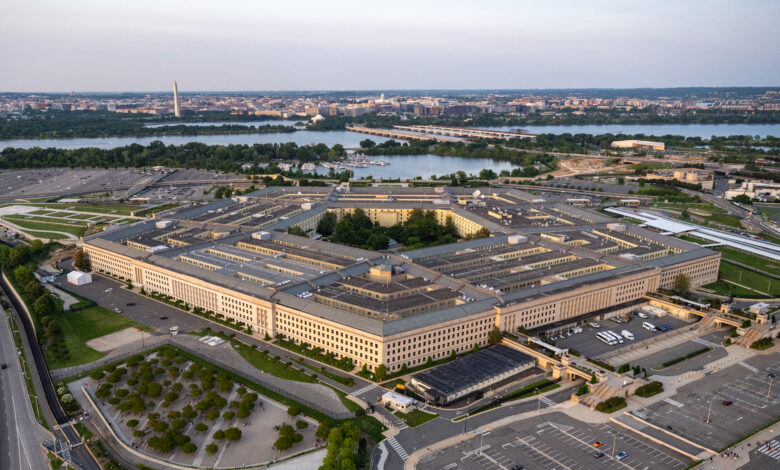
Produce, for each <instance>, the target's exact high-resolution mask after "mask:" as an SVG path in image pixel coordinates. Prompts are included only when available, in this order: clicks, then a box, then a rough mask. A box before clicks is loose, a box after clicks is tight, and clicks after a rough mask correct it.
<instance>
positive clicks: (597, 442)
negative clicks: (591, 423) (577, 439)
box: [593, 441, 604, 449]
mask: <svg viewBox="0 0 780 470" xmlns="http://www.w3.org/2000/svg"><path fill="white" fill-rule="evenodd" d="M603 445H604V443H603V442H601V441H596V442H594V443H593V447H595V448H597V449H598V448H599V447H601V446H603Z"/></svg>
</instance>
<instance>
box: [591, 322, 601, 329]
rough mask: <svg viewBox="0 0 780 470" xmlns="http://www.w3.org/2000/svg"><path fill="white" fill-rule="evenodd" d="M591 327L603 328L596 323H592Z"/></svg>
mask: <svg viewBox="0 0 780 470" xmlns="http://www.w3.org/2000/svg"><path fill="white" fill-rule="evenodd" d="M589 325H590V326H592V327H593V328H601V325H599V324H598V323H596V322H595V321H592V322H590V323H589Z"/></svg>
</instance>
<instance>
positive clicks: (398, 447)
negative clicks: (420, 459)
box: [387, 437, 409, 462]
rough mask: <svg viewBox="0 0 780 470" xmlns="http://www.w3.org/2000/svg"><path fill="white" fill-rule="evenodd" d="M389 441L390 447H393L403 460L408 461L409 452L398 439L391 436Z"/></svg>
mask: <svg viewBox="0 0 780 470" xmlns="http://www.w3.org/2000/svg"><path fill="white" fill-rule="evenodd" d="M387 443H388V444H390V447H392V448H393V450H394V451H395V452H396V453H397V454H398V456H399V457H401V460H403V461H404V462H406V459H408V458H409V454H407V453H406V451H405V450H404V448H403V447H402V446H401V444H399V443H398V441H396V440H395V438H394V437H391V438H390V439H388V440H387Z"/></svg>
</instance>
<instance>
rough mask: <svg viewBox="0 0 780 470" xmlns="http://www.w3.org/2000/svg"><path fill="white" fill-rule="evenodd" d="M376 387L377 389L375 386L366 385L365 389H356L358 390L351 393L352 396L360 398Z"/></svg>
mask: <svg viewBox="0 0 780 470" xmlns="http://www.w3.org/2000/svg"><path fill="white" fill-rule="evenodd" d="M376 387H377V385H376V384H368V385H366V386H365V387H363V388H361V389H358V390H355V391H354V392H352V395H354V396H356V397H357V396H360V395H362V394H364V393H366V392H368V391H371V390H373V389H375V388H376Z"/></svg>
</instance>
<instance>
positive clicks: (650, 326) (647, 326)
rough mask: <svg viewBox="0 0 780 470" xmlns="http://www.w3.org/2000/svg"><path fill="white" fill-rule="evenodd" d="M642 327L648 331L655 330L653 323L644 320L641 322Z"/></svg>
mask: <svg viewBox="0 0 780 470" xmlns="http://www.w3.org/2000/svg"><path fill="white" fill-rule="evenodd" d="M642 328H644V329H646V330H648V331H655V325H653V324H652V323H650V322H644V323H642Z"/></svg>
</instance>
